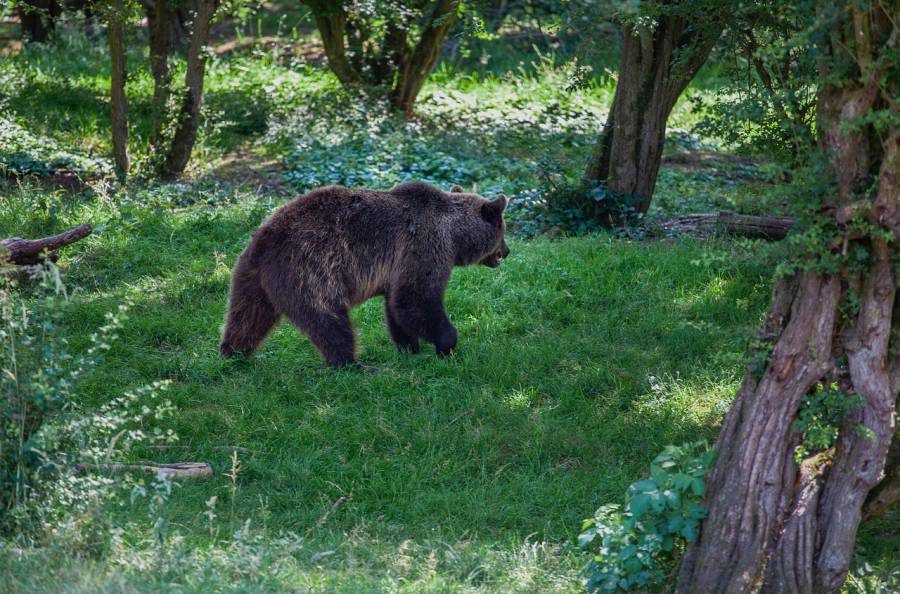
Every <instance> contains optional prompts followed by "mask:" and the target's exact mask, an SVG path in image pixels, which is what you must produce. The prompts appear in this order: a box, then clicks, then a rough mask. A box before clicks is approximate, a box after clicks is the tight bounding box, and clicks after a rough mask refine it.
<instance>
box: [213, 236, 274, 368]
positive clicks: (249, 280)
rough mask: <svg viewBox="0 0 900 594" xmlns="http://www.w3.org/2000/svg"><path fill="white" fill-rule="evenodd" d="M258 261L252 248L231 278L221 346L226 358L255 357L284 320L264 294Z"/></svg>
mask: <svg viewBox="0 0 900 594" xmlns="http://www.w3.org/2000/svg"><path fill="white" fill-rule="evenodd" d="M254 260H255V258H254V257H253V254H252V247H251V248H249V249H247V250H246V251H245V252H244V253H243V254H241V257H240V258H239V259H238V262H237V264H236V265H235V267H234V272H233V273H232V275H231V294H230V296H229V298H228V315H227V317H226V318H225V326H224V328H223V329H222V342H221V343H220V344H219V350H220V351H221V353H222V356H224V357H233V356H235V355H249V354H251V353H252V352H253V351H254V350H256V347H258V346H259V345H260V343H262V341H263V340H264V339H265V338H266V336H267V335H268V334H269V332H270V331H271V330H272V328H273V327H274V326H275V323H276V322H277V321H278V318H279V317H280V316H279V314H278V312H277V311H276V310H275V307H274V306H273V305H272V303H271V301H269V298H268V297H267V296H266V293H265V291H263V288H262V284H261V283H260V274H259V267H258V266H257V263H256V262H255V261H254Z"/></svg>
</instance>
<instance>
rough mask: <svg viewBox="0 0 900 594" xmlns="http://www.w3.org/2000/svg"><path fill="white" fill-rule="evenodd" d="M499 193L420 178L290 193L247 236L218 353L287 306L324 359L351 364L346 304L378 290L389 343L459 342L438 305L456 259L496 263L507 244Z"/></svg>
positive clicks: (413, 347) (415, 346)
mask: <svg viewBox="0 0 900 594" xmlns="http://www.w3.org/2000/svg"><path fill="white" fill-rule="evenodd" d="M505 207H506V198H505V197H503V196H500V197H499V198H497V199H495V200H491V201H488V200H485V199H483V198H481V197H480V196H477V195H475V194H465V193H462V191H461V189H460V188H458V187H454V188H453V190H452V191H451V192H450V193H447V192H443V191H442V190H440V189H438V188H435V187H434V186H431V185H428V184H425V183H421V182H407V183H403V184H400V185H398V186H397V187H395V188H394V189H392V190H390V191H378V190H365V189H350V188H344V187H341V186H330V187H327V188H319V189H317V190H313V191H311V192H309V193H307V194H305V195H304V196H301V197H299V198H297V199H296V200H293V201H292V202H289V203H288V204H286V205H285V206H283V207H281V208H280V209H278V210H277V211H276V212H275V213H274V214H273V215H272V216H270V217H269V218H268V219H267V220H266V221H265V222H264V223H263V224H262V225H261V226H260V227H259V229H257V230H256V232H255V233H254V234H253V238H252V239H251V240H250V243H249V245H248V246H247V248H246V249H245V250H244V252H243V253H242V254H241V256H240V258H238V261H237V264H236V265H235V267H234V273H233V275H232V281H231V295H230V299H229V303H228V315H227V318H226V321H225V327H224V329H223V333H222V342H221V347H220V348H221V351H222V354H223V355H224V356H226V357H230V356H232V355H234V354H237V353H242V354H249V353H251V352H252V351H253V350H254V349H256V347H258V346H259V344H260V343H261V342H262V341H263V339H264V338H265V337H266V335H267V334H268V333H269V331H270V330H271V329H272V328H273V327H274V326H275V324H276V322H277V321H278V319H279V318H280V317H281V316H282V315H284V316H286V317H287V318H288V319H289V320H291V322H293V323H294V324H295V325H296V326H297V327H298V328H300V329H301V330H302V331H304V332H305V333H306V334H307V335H308V336H309V338H310V340H312V342H313V344H315V345H316V347H317V348H318V349H319V351H320V352H321V353H322V356H323V357H324V358H325V361H326V363H327V364H328V365H330V366H333V367H337V366H341V365H347V364H351V363H354V359H355V340H354V334H353V328H352V327H351V325H350V318H349V316H348V312H349V310H350V308H351V307H353V306H354V305H358V304H359V303H362V302H363V301H365V300H367V299H369V298H370V297H374V296H376V295H383V296H384V297H385V319H386V321H387V326H388V330H389V331H390V334H391V337H392V338H393V340H394V343H395V344H396V345H397V348H398V349H400V350H405V351H411V352H418V350H419V338H424V339H425V340H427V341H428V342H431V343H432V344H434V346H435V350H436V351H437V353H438V355H441V356H443V355H446V354H448V353H450V352H451V351H452V350H453V349H454V348H455V347H456V328H454V327H453V324H451V323H450V320H448V319H447V314H446V312H445V311H444V290H445V289H446V288H447V282H448V280H449V279H450V273H451V271H452V269H453V267H454V266H467V265H469V264H475V263H481V264H484V265H486V266H490V267H495V266H498V265H499V264H500V261H501V260H502V259H503V258H505V257H506V256H507V255H508V254H509V248H507V246H506V242H505V241H504V237H503V236H504V231H505V226H504V222H503V211H504V208H505Z"/></svg>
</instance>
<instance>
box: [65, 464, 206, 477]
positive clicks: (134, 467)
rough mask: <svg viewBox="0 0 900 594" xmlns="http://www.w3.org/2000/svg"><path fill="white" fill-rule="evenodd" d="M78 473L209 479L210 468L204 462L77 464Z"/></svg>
mask: <svg viewBox="0 0 900 594" xmlns="http://www.w3.org/2000/svg"><path fill="white" fill-rule="evenodd" d="M76 468H77V469H78V470H79V471H87V470H95V471H99V472H109V473H111V474H117V473H123V472H141V473H145V474H155V475H158V476H162V477H165V478H211V477H212V466H210V465H209V464H208V463H206V462H173V463H172V464H118V463H114V464H79V465H77V466H76Z"/></svg>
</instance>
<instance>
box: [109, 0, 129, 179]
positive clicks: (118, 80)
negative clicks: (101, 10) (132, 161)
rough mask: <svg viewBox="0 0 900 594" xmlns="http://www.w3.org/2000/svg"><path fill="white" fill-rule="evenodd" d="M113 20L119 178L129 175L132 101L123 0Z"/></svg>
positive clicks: (113, 110) (112, 88) (111, 46)
mask: <svg viewBox="0 0 900 594" xmlns="http://www.w3.org/2000/svg"><path fill="white" fill-rule="evenodd" d="M110 8H111V11H112V14H111V15H110V19H109V33H108V35H109V55H110V61H111V63H112V72H111V76H110V78H111V82H110V94H109V105H110V111H111V117H112V145H113V158H114V160H115V163H116V177H117V178H118V179H119V181H120V182H123V183H124V182H125V178H126V176H127V175H128V100H127V99H126V97H125V76H126V69H125V22H124V19H125V15H124V6H123V1H122V0H113V2H112V3H111V7H110Z"/></svg>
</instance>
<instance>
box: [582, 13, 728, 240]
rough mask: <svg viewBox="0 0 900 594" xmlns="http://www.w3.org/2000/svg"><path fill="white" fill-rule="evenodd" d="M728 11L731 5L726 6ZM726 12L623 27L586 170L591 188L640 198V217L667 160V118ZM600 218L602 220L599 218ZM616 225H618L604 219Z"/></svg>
mask: <svg viewBox="0 0 900 594" xmlns="http://www.w3.org/2000/svg"><path fill="white" fill-rule="evenodd" d="M722 6H723V7H727V3H723V4H722ZM722 12H724V9H723V10H720V11H719V13H715V14H709V15H705V18H704V21H703V24H700V22H699V17H698V22H696V23H691V22H688V21H687V20H685V19H684V18H682V17H676V16H672V15H665V16H661V17H659V19H658V23H657V25H656V27H655V28H654V29H653V30H650V29H649V28H647V27H645V26H640V25H633V24H626V25H624V26H623V27H622V54H621V58H620V62H619V78H618V81H617V82H616V93H615V95H614V96H613V102H612V106H611V108H610V112H609V115H608V116H607V119H606V124H605V125H604V127H603V132H602V134H601V135H600V140H599V141H598V142H597V145H596V146H595V148H594V152H593V155H592V156H591V158H590V160H589V161H588V166H587V170H586V171H585V182H586V183H587V184H588V185H590V186H598V185H603V186H605V187H606V188H607V189H608V190H611V191H612V192H614V193H616V194H623V195H627V196H634V197H637V201H636V203H635V210H636V211H637V214H643V213H645V212H647V209H648V208H649V207H650V200H651V198H652V196H653V189H654V188H655V187H656V176H657V174H658V173H659V165H660V162H661V160H662V152H663V143H664V141H665V135H666V120H668V118H669V114H670V113H671V112H672V108H673V107H674V106H675V102H676V101H677V100H678V97H680V96H681V93H682V91H684V89H685V87H687V85H688V83H689V82H690V81H691V79H693V78H694V75H696V74H697V71H699V70H700V67H701V66H703V63H704V62H706V58H707V57H708V56H709V53H710V51H712V48H713V46H714V45H715V43H716V41H717V40H718V39H719V36H720V35H721V33H722V30H723V29H724V24H725V19H724V18H722V17H723V14H721V13H722ZM598 216H600V215H599V214H598ZM603 222H604V223H607V224H608V223H615V221H603Z"/></svg>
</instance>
